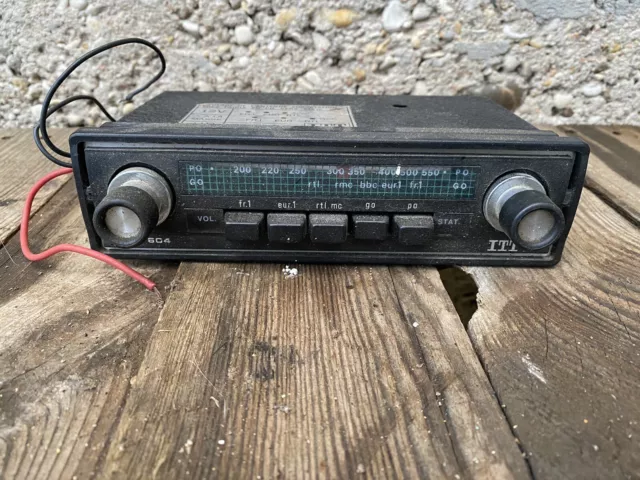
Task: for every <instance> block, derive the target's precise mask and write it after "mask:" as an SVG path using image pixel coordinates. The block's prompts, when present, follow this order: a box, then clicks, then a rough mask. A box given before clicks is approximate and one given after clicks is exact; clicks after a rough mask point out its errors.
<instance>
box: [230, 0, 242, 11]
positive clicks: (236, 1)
mask: <svg viewBox="0 0 640 480" xmlns="http://www.w3.org/2000/svg"><path fill="white" fill-rule="evenodd" d="M229 5H230V6H231V8H233V9H234V10H237V9H239V8H240V6H241V5H242V0H229Z"/></svg>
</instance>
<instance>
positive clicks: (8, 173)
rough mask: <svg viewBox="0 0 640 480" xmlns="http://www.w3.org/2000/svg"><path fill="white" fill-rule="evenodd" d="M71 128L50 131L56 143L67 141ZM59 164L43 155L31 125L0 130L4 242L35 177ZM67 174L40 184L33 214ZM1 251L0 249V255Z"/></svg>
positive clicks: (0, 227) (14, 227) (0, 235)
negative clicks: (37, 145)
mask: <svg viewBox="0 0 640 480" xmlns="http://www.w3.org/2000/svg"><path fill="white" fill-rule="evenodd" d="M72 131H73V129H68V128H64V129H60V128H58V129H55V128H54V129H51V130H50V132H49V133H50V135H51V138H52V139H53V141H54V142H55V143H56V144H58V145H65V143H66V144H67V145H68V142H67V138H68V137H69V135H70V134H71V132H72ZM56 168H60V167H58V166H57V165H55V164H53V163H51V162H50V161H49V160H47V159H46V158H44V157H43V156H42V154H41V153H40V151H39V150H38V148H37V147H36V145H35V143H33V137H32V134H31V130H30V129H25V128H14V129H2V130H0V169H2V175H0V242H6V241H7V239H8V238H9V237H10V236H11V235H12V234H14V233H15V232H16V231H17V230H18V227H19V226H20V217H21V215H22V208H23V207H24V200H25V198H26V197H27V192H28V191H29V189H30V188H31V187H32V186H33V184H34V183H35V181H36V180H37V179H38V178H40V177H41V176H43V175H45V174H46V173H48V172H50V171H52V170H55V169H56ZM69 178H70V177H68V176H65V177H62V178H57V179H55V180H53V181H52V182H50V183H49V184H47V185H46V186H45V187H43V188H42V190H41V191H40V194H39V195H38V196H37V197H36V200H35V202H34V203H33V214H35V213H36V212H37V211H38V210H39V209H40V208H41V207H42V205H44V204H45V203H47V201H48V200H49V199H50V198H51V196H52V195H54V194H55V193H56V192H57V191H58V190H59V189H60V187H62V185H64V184H65V183H66V182H67V181H69ZM3 255H4V252H2V253H0V258H2V256H3Z"/></svg>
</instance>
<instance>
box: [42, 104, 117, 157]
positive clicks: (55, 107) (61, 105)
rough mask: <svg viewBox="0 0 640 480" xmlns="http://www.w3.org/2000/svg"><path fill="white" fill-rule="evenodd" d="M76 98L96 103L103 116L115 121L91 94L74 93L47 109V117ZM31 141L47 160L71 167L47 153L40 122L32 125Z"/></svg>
mask: <svg viewBox="0 0 640 480" xmlns="http://www.w3.org/2000/svg"><path fill="white" fill-rule="evenodd" d="M77 100H89V101H91V102H93V103H95V104H96V105H97V107H98V108H99V109H100V110H101V111H102V113H104V114H105V116H106V117H107V118H108V119H109V120H110V121H111V122H115V121H116V119H115V118H113V117H112V116H111V114H110V113H109V112H108V111H107V109H106V108H105V107H104V105H102V103H100V101H99V100H98V99H97V98H96V97H94V96H91V95H74V96H72V97H69V98H66V99H64V100H63V101H62V102H60V103H57V104H55V105H54V106H53V107H51V108H50V109H49V110H48V111H47V118H49V117H50V116H51V115H53V114H54V113H56V112H57V111H58V110H60V109H61V108H63V107H66V106H67V105H69V104H70V103H72V102H75V101H77ZM33 141H34V142H35V143H36V146H37V147H38V148H39V149H40V151H41V152H42V154H43V155H44V156H45V157H47V159H48V160H51V161H52V162H53V163H55V164H56V165H60V166H61V167H69V168H71V163H69V162H65V161H63V160H60V159H59V158H56V157H55V156H53V155H51V153H49V151H48V150H47V149H46V148H45V146H44V145H42V141H41V140H40V124H37V125H36V126H35V127H33Z"/></svg>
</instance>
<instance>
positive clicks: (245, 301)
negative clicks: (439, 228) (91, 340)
mask: <svg viewBox="0 0 640 480" xmlns="http://www.w3.org/2000/svg"><path fill="white" fill-rule="evenodd" d="M415 275H419V277H416V276H415ZM418 278H419V279H420V280H421V281H422V280H424V281H426V282H428V283H427V284H426V285H423V286H422V287H419V286H417V285H416V284H415V282H416V280H417V279H418ZM429 286H432V287H433V288H435V289H436V291H435V292H432V293H431V295H430V297H429V301H430V305H429V306H427V305H426V304H425V303H424V301H423V300H419V297H420V295H421V294H422V293H423V290H422V288H426V289H428V288H429ZM396 288H398V289H403V290H404V291H405V294H404V296H403V297H402V298H401V300H400V304H399V303H398V300H397V298H396ZM447 301H448V299H447V297H446V293H445V292H444V290H443V287H442V285H441V284H440V285H438V276H437V272H436V271H435V270H432V269H420V270H419V271H416V272H413V273H411V272H406V271H404V270H402V269H398V270H396V271H395V272H394V276H393V279H392V278H391V276H390V274H389V270H388V269H387V268H386V267H339V266H304V267H301V274H300V275H298V276H297V277H295V278H285V277H284V276H283V273H282V271H281V270H280V268H279V267H277V266H274V265H237V266H231V265H216V264H211V265H202V264H182V265H181V267H180V269H179V273H178V276H177V286H176V290H175V291H174V292H173V293H172V294H171V296H170V297H169V299H168V301H167V304H166V306H165V308H164V310H163V312H162V315H161V317H160V320H159V321H158V324H157V326H156V328H155V330H154V332H153V334H152V337H151V341H150V345H149V348H148V350H147V353H146V355H145V359H144V360H143V362H142V366H141V368H140V371H139V374H138V376H137V378H136V379H135V382H134V384H133V387H132V390H131V393H130V395H129V399H128V401H127V405H126V407H125V409H124V411H123V413H122V417H121V420H120V424H119V426H118V429H117V431H116V432H115V434H114V438H113V441H112V444H111V448H110V451H109V454H108V456H107V460H106V466H107V468H109V470H107V471H105V474H106V475H107V476H110V477H114V478H142V477H145V476H150V475H155V476H158V477H164V478H166V477H182V476H187V475H191V476H195V477H203V476H206V475H209V474H212V472H216V473H217V474H219V475H220V476H221V477H226V476H235V477H237V478H257V477H258V476H260V477H261V478H275V477H283V478H303V477H310V478H313V477H316V476H321V477H324V478H354V477H355V476H357V474H358V473H367V472H368V473H369V475H370V476H372V477H376V476H388V477H404V478H425V477H435V478H455V476H456V475H458V476H461V477H467V476H469V475H472V474H475V475H485V476H486V478H498V477H500V478H513V477H517V478H527V477H528V472H527V469H526V465H525V464H524V462H523V460H522V457H521V454H520V452H519V450H518V448H517V446H516V444H515V442H514V439H513V437H512V435H511V433H510V431H509V427H508V425H507V424H506V422H505V421H504V418H503V417H502V414H501V412H500V410H499V407H498V404H497V403H496V402H495V399H493V398H492V396H491V393H490V390H489V389H488V388H489V386H488V383H487V381H486V378H484V379H483V377H482V373H481V372H482V370H481V368H480V367H479V365H478V364H477V359H476V357H475V355H474V354H473V350H472V348H471V345H470V342H469V339H468V337H467V336H466V335H465V334H464V331H463V329H462V326H461V324H460V323H459V322H456V321H455V318H454V315H455V314H454V310H453V307H452V306H451V305H450V304H448V303H447ZM404 312H406V315H405V313H404ZM439 316H441V318H439ZM441 321H442V323H440V322H441ZM413 322H416V325H415V326H414V324H413ZM430 324H434V325H436V326H433V325H430ZM441 339H445V340H446V345H441V344H440V343H439V341H440V340H441ZM456 343H459V345H456ZM463 365H464V366H468V367H470V370H469V371H466V370H464V369H461V370H457V371H454V367H462V366H463ZM483 388H484V389H487V390H485V391H484V392H483V394H481V395H479V396H478V398H474V393H477V392H478V391H479V390H480V389H483ZM150 438H152V439H154V441H149V439H150Z"/></svg>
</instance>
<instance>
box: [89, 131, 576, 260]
mask: <svg viewBox="0 0 640 480" xmlns="http://www.w3.org/2000/svg"><path fill="white" fill-rule="evenodd" d="M368 150H369V151H367V150H365V149H359V151H358V152H357V153H353V152H349V151H323V150H322V149H321V148H317V147H316V148H314V147H306V148H300V149H291V148H288V149H286V151H283V149H281V148H280V149H277V151H273V150H272V151H270V148H269V146H255V148H254V149H251V148H247V147H246V146H245V147H244V148H237V147H236V148H233V147H231V148H230V147H229V146H225V145H206V146H202V145H188V144H187V145H171V146H170V147H166V146H162V147H158V145H157V144H153V145H149V144H148V143H144V144H143V143H141V144H135V143H131V144H122V143H116V142H113V143H111V142H87V143H86V144H85V145H84V148H83V149H82V168H81V171H82V176H81V178H82V179H83V180H82V182H83V187H82V191H83V192H84V194H85V195H86V216H87V218H93V217H95V212H96V207H97V206H98V205H99V204H100V203H101V202H102V201H103V200H104V199H105V197H107V196H108V192H109V191H110V185H111V187H113V185H114V183H117V184H122V182H123V180H121V179H122V178H127V172H133V173H132V175H133V176H132V177H131V176H130V177H131V178H133V180H131V178H130V179H129V180H125V184H126V182H127V181H128V182H129V183H131V182H133V183H132V184H134V185H135V182H140V181H141V180H140V178H138V179H136V174H138V175H139V174H140V172H147V173H149V172H150V173H149V175H157V176H158V180H159V182H160V183H163V182H164V183H163V184H164V185H166V187H168V190H169V191H170V194H169V195H170V196H171V197H172V202H171V209H170V211H169V212H167V213H166V219H165V220H164V221H163V222H162V223H160V224H158V225H157V226H155V227H154V228H152V229H151V230H150V232H149V234H148V235H147V236H146V237H145V238H144V240H143V241H141V242H139V243H137V244H136V245H134V246H128V245H124V246H123V245H122V243H120V244H119V242H117V241H111V239H110V235H100V230H99V229H98V228H95V229H94V231H93V232H91V230H90V234H91V233H93V234H92V235H90V240H91V243H92V247H93V248H96V249H101V250H104V251H107V252H108V253H109V254H112V255H114V256H120V257H130V258H133V257H135V258H140V257H142V258H145V257H150V258H157V257H160V258H167V259H199V260H212V259H227V260H228V259H238V260H241V259H246V260H281V261H287V262H292V261H336V262H345V261H356V262H385V263H453V262H452V260H453V261H456V259H458V260H457V261H459V262H461V263H470V262H471V263H473V262H474V261H475V262H477V263H496V262H500V261H501V259H505V258H508V259H521V260H522V261H523V262H529V263H530V264H544V263H551V262H553V261H554V254H553V251H554V248H555V244H550V245H546V246H544V248H539V249H529V248H523V247H522V246H521V245H518V244H516V243H515V242H513V241H512V240H511V239H510V238H509V236H508V235H507V234H506V233H504V232H502V231H498V230H496V228H494V226H492V225H491V223H490V222H489V221H488V219H487V213H486V211H485V210H486V205H485V198H486V197H487V192H488V190H489V189H490V188H491V187H492V185H495V184H496V181H497V180H498V179H501V178H506V177H509V176H514V175H515V176H516V177H517V176H518V175H519V174H521V175H525V176H526V177H527V178H529V177H530V178H532V179H534V180H533V181H537V182H538V183H539V184H540V185H541V186H542V188H543V189H544V191H545V193H546V195H547V196H548V198H549V200H550V201H551V202H553V203H554V204H556V205H559V206H561V208H566V207H567V206H568V204H567V201H570V197H571V196H570V195H569V194H568V192H569V193H570V192H571V186H570V181H571V178H572V174H573V170H574V160H575V154H574V152H570V151H566V152H562V151H555V152H537V151H511V152H509V151H505V150H504V149H500V150H495V151H492V150H478V149H476V150H467V151H462V150H460V151H457V150H453V149H452V150H451V151H447V150H446V149H440V150H433V151H425V150H424V149H421V151H420V152H415V151H412V149H407V150H408V151H399V150H398V149H394V150H393V151H385V150H384V149H377V150H374V149H368ZM136 169H137V170H136ZM114 179H116V180H115V182H114ZM160 183H159V184H158V185H160ZM166 187H160V186H158V189H159V190H158V189H156V191H162V190H163V188H166ZM125 210H126V209H124V210H123V209H120V210H118V211H116V212H115V213H114V211H113V209H112V210H111V212H110V215H111V214H113V215H111V217H109V216H108V215H107V218H106V219H105V221H106V222H107V223H108V222H109V221H110V218H111V222H112V223H113V222H117V221H123V219H124V217H122V218H121V217H118V216H117V215H116V214H122V212H124V211H125ZM94 227H95V225H94ZM123 232H125V233H126V229H125V230H123Z"/></svg>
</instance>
